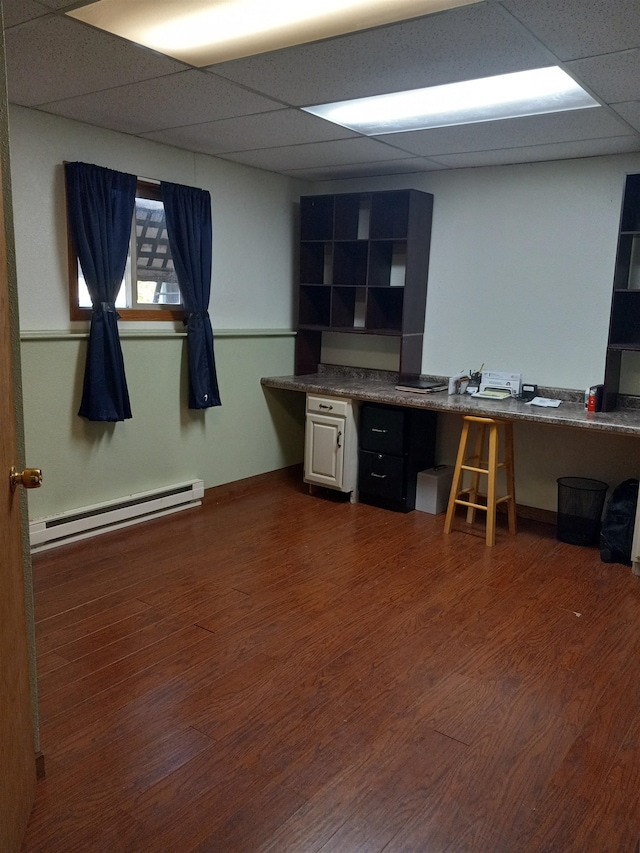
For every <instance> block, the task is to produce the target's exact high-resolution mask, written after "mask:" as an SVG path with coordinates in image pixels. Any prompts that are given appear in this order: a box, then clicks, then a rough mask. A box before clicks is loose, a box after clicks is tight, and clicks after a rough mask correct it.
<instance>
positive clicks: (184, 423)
mask: <svg viewBox="0 0 640 853" xmlns="http://www.w3.org/2000/svg"><path fill="white" fill-rule="evenodd" d="M10 141H11V152H12V181H13V193H14V221H15V229H16V264H17V278H18V296H19V302H20V320H21V352H22V380H23V389H24V412H25V437H26V449H27V455H28V463H29V464H30V465H36V466H38V467H41V468H42V469H43V472H44V484H43V488H42V489H41V490H39V491H38V492H33V493H31V494H30V495H29V516H30V517H31V518H41V517H44V516H48V515H54V514H57V513H59V512H63V511H66V510H70V509H76V508H79V507H82V506H86V505H88V504H94V503H99V502H101V501H105V500H110V499H116V498H121V497H124V496H126V495H128V494H131V493H134V492H139V491H145V490H147V489H152V488H156V487H162V486H168V485H171V484H172V483H175V482H180V481H183V480H187V479H191V478H196V477H197V478H201V479H203V480H204V482H205V487H207V488H208V487H211V486H216V485H220V484H222V483H226V482H232V481H235V480H240V479H243V478H245V477H251V476H253V475H256V474H261V473H264V472H266V471H270V470H274V469H277V468H282V467H284V466H287V465H292V464H295V463H297V462H299V461H300V459H301V458H302V442H303V416H302V411H303V401H301V400H299V399H298V398H297V396H296V395H291V394H288V395H273V394H271V393H270V392H268V391H264V390H263V389H262V387H261V386H260V377H261V376H265V375H281V374H290V373H292V372H293V355H294V336H293V333H292V331H291V329H292V314H293V276H294V272H293V264H294V254H295V253H294V246H295V242H296V241H295V222H296V219H297V217H296V205H297V203H298V199H299V196H300V194H301V193H303V192H304V191H305V185H303V184H300V183H299V182H296V181H294V180H292V179H288V178H283V177H280V176H277V175H273V174H269V173H266V172H260V171H258V170H255V169H250V168H247V167H244V166H237V165H235V164H233V163H228V162H226V161H223V160H219V159H215V158H212V157H207V156H204V155H198V154H193V153H191V152H187V151H181V150H178V149H175V148H170V147H169V146H164V145H159V144H157V143H154V142H149V141H146V140H140V139H136V138H133V137H129V136H126V135H124V134H119V133H113V132H110V131H104V130H100V129H97V128H94V127H89V126H88V125H83V124H80V123H77V122H73V121H68V120H66V119H61V118H58V117H55V116H49V115H47V114H45V113H40V112H37V111H34V110H27V109H23V108H20V107H13V108H12V109H11V111H10ZM65 160H84V161H86V162H92V163H98V164H99V165H104V166H108V167H110V168H114V169H119V170H121V171H128V172H132V173H134V174H137V175H139V176H141V177H151V178H155V179H159V180H160V179H164V180H170V181H176V182H180V183H185V184H191V185H195V186H200V187H203V188H204V189H208V190H209V191H210V193H211V197H212V215H213V232H214V237H213V252H214V256H213V276H212V294H211V305H210V312H211V318H212V324H213V327H214V336H215V356H216V363H217V368H218V380H219V385H220V394H221V399H222V406H221V407H219V408H213V409H207V410H205V411H200V412H195V411H190V410H189V409H188V408H187V405H186V399H187V386H186V366H185V337H184V331H183V328H182V325H181V324H172V323H144V324H141V323H136V324H134V323H129V322H126V323H125V322H120V324H119V326H120V332H121V337H122V349H123V354H124V360H125V369H126V373H127V381H128V385H129V394H130V397H131V405H132V410H133V418H132V419H131V420H129V421H124V422H122V423H118V424H96V423H89V422H87V421H85V420H84V419H82V418H79V417H78V416H77V414H76V413H77V410H78V407H79V402H80V393H81V384H82V375H83V369H84V352H85V349H86V332H87V328H88V324H84V323H71V322H70V320H69V308H68V283H67V237H66V215H65V202H64V186H63V166H62V164H63V162H64V161H65Z"/></svg>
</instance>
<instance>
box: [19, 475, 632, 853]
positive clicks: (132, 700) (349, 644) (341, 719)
mask: <svg viewBox="0 0 640 853" xmlns="http://www.w3.org/2000/svg"><path fill="white" fill-rule="evenodd" d="M443 523H444V516H443V515H441V516H431V515H427V514H424V513H419V512H413V513H409V514H407V515H402V514H397V513H391V512H386V511H384V510H380V509H376V508H374V507H369V506H365V505H363V504H357V505H350V504H348V503H344V502H341V501H339V500H336V499H335V498H334V499H331V498H330V497H328V496H326V495H322V494H317V495H309V494H308V493H307V491H306V489H305V488H304V487H303V486H302V484H301V483H299V481H298V480H297V479H293V478H291V477H283V476H274V477H264V478H261V479H259V480H258V482H257V484H256V485H255V487H253V488H246V489H245V490H244V491H237V490H236V491H234V490H233V489H230V490H226V491H225V489H221V490H211V491H209V492H207V495H206V498H205V502H204V505H203V507H202V508H200V509H196V510H190V511H187V512H183V513H179V514H177V515H174V516H170V517H167V518H163V519H159V520H156V521H152V522H147V523H146V524H143V525H138V526H135V527H131V528H128V529H127V530H125V531H119V532H114V533H109V534H106V535H103V536H100V537H97V538H95V539H92V540H89V541H86V542H83V543H76V544H71V545H66V546H64V547H62V548H58V549H55V550H52V551H48V552H44V553H42V554H39V555H36V556H35V558H34V582H35V596H36V618H37V649H38V662H39V663H38V666H39V690H40V713H41V734H42V749H43V751H44V754H45V757H46V767H47V777H46V779H45V780H43V781H41V782H40V783H39V785H38V792H37V799H36V806H35V809H34V812H33V815H32V818H31V821H30V824H29V827H28V831H27V836H26V840H25V844H24V848H23V850H24V853H32V851H44V853H74V851H79V853H93V851H105V853H119V851H121V853H138V851H139V852H140V853H165V851H166V853H173V851H180V853H191V851H203V853H204V851H208V853H213V851H216V853H218V851H220V853H267V851H269V852H270V853H316V851H317V852H318V853H320V851H321V853H382V851H384V853H407V851H415V852H416V853H636V851H637V850H638V839H639V838H640V677H638V672H639V670H640V579H639V578H636V577H634V576H633V575H632V574H631V571H630V569H628V568H626V567H624V566H620V565H605V564H603V563H602V562H601V561H600V557H599V553H598V551H597V549H593V548H579V547H575V546H571V545H566V544H564V543H560V542H558V541H557V540H556V538H555V530H554V528H553V527H551V526H549V525H543V524H536V523H534V522H525V521H522V522H520V529H519V532H518V534H517V536H515V537H512V536H510V535H509V534H508V533H507V531H506V529H505V525H506V521H503V522H502V524H500V523H499V525H498V531H497V544H496V546H495V547H494V548H487V547H486V546H485V544H484V528H483V527H482V525H478V526H477V527H475V528H471V529H469V528H467V526H466V525H465V524H464V523H463V516H462V513H461V515H460V517H459V518H458V519H457V521H456V525H455V528H454V532H453V533H452V534H451V535H450V536H445V535H444V534H443V532H442V528H443Z"/></svg>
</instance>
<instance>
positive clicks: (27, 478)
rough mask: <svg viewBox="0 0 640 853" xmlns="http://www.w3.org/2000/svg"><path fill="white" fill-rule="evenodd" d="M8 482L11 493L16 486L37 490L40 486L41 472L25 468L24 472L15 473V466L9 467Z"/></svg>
mask: <svg viewBox="0 0 640 853" xmlns="http://www.w3.org/2000/svg"><path fill="white" fill-rule="evenodd" d="M9 482H10V483H11V491H12V492H13V491H15V489H16V488H17V487H18V486H24V487H25V489H39V488H40V486H41V485H42V471H41V470H40V468H25V469H24V471H16V469H15V466H11V471H10V472H9Z"/></svg>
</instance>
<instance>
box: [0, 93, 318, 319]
mask: <svg viewBox="0 0 640 853" xmlns="http://www.w3.org/2000/svg"><path fill="white" fill-rule="evenodd" d="M10 135H11V163H12V167H11V177H12V182H13V195H14V208H15V211H14V218H15V231H16V253H17V259H18V276H19V300H20V325H21V327H22V328H23V329H29V330H35V329H47V330H50V329H68V328H71V327H72V324H71V323H70V321H69V299H68V274H67V230H66V212H65V195H64V176H63V165H62V164H63V162H64V161H65V160H84V161H86V162H90V163H96V164H98V165H100V166H107V167H109V168H112V169H118V170H119V171H122V172H131V173H132V174H134V175H138V176H139V177H147V178H153V179H157V180H167V181H173V182H175V183H183V184H188V185H191V186H198V187H202V188H203V189H206V190H209V192H210V193H211V202H212V219H213V257H214V261H213V276H212V295H211V306H210V311H211V320H212V323H213V326H214V329H230V328H243V329H247V328H256V329H268V328H286V329H291V328H292V322H293V318H292V291H293V275H294V273H293V258H294V236H295V230H294V229H295V224H294V223H295V219H296V217H295V212H296V206H297V204H298V199H299V197H300V194H301V193H302V192H304V188H305V184H302V183H301V182H298V181H294V180H293V179H290V178H283V177H280V176H277V175H273V174H270V173H268V172H262V171H260V170H258V169H250V168H248V167H245V166H238V165H236V164H235V163H229V162H227V161H225V160H220V159H215V158H213V157H207V156H205V155H202V154H193V153H191V152H188V151H181V150H179V149H177V148H171V147H170V146H167V145H161V144H159V143H156V142H150V141H147V140H142V139H137V138H135V137H132V136H127V135H125V134H122V133H115V132H112V131H108V130H101V129H99V128H96V127H90V126H89V125H85V124H81V123H79V122H73V121H69V120H67V119H62V118H59V117H57V116H51V115H48V114H46V113H41V112H37V111H36V110H28V109H24V108H21V107H12V108H11V111H10ZM130 325H131V324H129V323H127V326H130ZM162 325H163V326H166V324H162ZM79 327H81V326H79ZM79 327H78V328H79ZM145 327H147V328H148V327H149V324H148V323H147V324H145Z"/></svg>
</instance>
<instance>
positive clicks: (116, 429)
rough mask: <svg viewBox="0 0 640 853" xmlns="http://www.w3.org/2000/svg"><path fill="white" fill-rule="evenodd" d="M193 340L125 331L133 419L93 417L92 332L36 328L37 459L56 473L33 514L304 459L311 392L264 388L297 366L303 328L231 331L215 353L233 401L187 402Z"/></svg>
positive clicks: (31, 379) (26, 353)
mask: <svg viewBox="0 0 640 853" xmlns="http://www.w3.org/2000/svg"><path fill="white" fill-rule="evenodd" d="M184 345H185V339H184V338H183V337H182V336H180V337H173V338H171V337H169V338H168V337H166V336H164V337H143V338H140V337H127V336H126V333H125V337H124V338H123V340H122V349H123V354H124V359H125V367H126V373H127V382H128V386H129V395H130V398H131V407H132V411H133V418H132V419H131V420H128V421H124V422H122V423H117V424H99V423H90V422H88V421H86V420H84V419H82V418H79V417H78V416H77V415H76V412H77V410H78V406H79V403H80V394H81V385H82V370H83V364H84V352H85V349H86V341H85V340H84V339H78V338H70V337H68V336H67V337H60V338H57V339H56V338H55V337H53V336H49V337H46V336H45V337H44V338H38V337H35V338H34V337H26V338H25V337H24V336H23V340H22V369H23V380H24V389H25V394H24V406H25V424H26V443H27V448H29V454H30V456H29V458H30V460H31V461H33V462H34V463H35V462H37V464H38V466H40V467H41V468H42V469H43V471H44V487H43V488H42V489H40V490H39V491H38V492H33V493H31V495H30V506H29V515H30V517H31V518H32V519H33V518H42V517H46V516H48V515H53V514H56V513H58V512H64V511H66V510H70V509H76V508H78V507H82V506H87V505H91V504H94V503H98V502H100V501H104V500H110V499H112V498H113V499H115V498H121V497H123V496H126V495H128V494H132V493H135V492H140V491H145V490H147V489H153V488H158V487H163V486H168V485H171V484H173V483H177V482H181V481H184V480H189V479H194V478H199V479H203V480H204V482H205V488H209V487H211V486H216V485H219V484H222V483H227V482H231V481H234V480H240V479H244V478H245V477H251V476H253V475H256V474H261V473H264V472H266V471H271V470H275V469H278V468H282V467H285V466H287V465H293V464H295V463H297V462H299V461H300V460H301V458H302V441H303V433H302V422H303V399H302V395H296V394H291V393H289V394H286V393H280V394H275V393H274V392H271V391H268V390H266V389H265V390H263V389H262V387H261V386H260V377H261V376H264V375H271V376H277V375H283V374H288V373H291V372H292V364H293V346H294V339H293V337H292V335H291V334H289V333H284V334H282V335H280V336H278V335H275V334H274V335H267V334H266V333H261V334H258V335H255V334H251V333H246V334H242V333H234V334H233V335H224V334H222V335H221V336H220V337H218V338H217V339H216V341H215V355H216V362H217V368H218V375H219V383H220V395H221V399H222V403H223V405H222V406H221V407H219V408H213V409H207V410H205V411H191V410H189V409H188V408H187V407H186V403H185V400H186V393H187V389H186V372H185V353H184Z"/></svg>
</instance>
